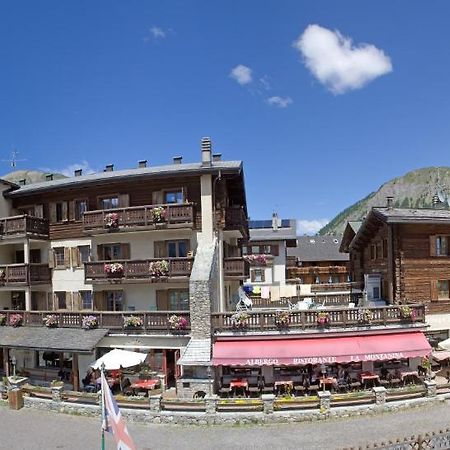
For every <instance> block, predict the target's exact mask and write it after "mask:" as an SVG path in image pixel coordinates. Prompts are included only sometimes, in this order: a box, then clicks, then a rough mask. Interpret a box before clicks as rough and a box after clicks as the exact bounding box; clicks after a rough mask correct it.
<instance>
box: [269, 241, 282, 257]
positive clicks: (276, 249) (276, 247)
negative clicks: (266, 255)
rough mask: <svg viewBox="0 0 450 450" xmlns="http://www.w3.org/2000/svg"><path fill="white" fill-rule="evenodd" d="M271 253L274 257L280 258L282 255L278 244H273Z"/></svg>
mask: <svg viewBox="0 0 450 450" xmlns="http://www.w3.org/2000/svg"><path fill="white" fill-rule="evenodd" d="M270 252H271V253H272V255H273V256H278V255H279V254H280V246H279V245H278V244H271V245H270Z"/></svg>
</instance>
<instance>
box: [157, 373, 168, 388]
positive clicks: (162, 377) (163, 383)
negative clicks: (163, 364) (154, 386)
mask: <svg viewBox="0 0 450 450" xmlns="http://www.w3.org/2000/svg"><path fill="white" fill-rule="evenodd" d="M158 378H159V385H160V386H161V392H164V391H165V390H166V377H165V375H158Z"/></svg>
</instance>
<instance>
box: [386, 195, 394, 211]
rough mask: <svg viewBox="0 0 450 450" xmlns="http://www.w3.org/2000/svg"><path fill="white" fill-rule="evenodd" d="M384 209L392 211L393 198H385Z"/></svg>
mask: <svg viewBox="0 0 450 450" xmlns="http://www.w3.org/2000/svg"><path fill="white" fill-rule="evenodd" d="M386 207H387V208H388V209H392V208H393V207H394V197H390V196H388V197H386Z"/></svg>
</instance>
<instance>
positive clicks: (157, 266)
mask: <svg viewBox="0 0 450 450" xmlns="http://www.w3.org/2000/svg"><path fill="white" fill-rule="evenodd" d="M149 272H150V276H151V277H152V278H160V277H167V276H168V275H169V263H168V261H166V260H165V259H162V260H160V261H152V262H151V263H150V267H149Z"/></svg>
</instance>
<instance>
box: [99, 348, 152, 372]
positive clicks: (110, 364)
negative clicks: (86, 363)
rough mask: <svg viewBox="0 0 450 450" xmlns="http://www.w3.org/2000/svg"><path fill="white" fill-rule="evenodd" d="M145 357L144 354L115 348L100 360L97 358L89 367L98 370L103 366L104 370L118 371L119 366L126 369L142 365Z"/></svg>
mask: <svg viewBox="0 0 450 450" xmlns="http://www.w3.org/2000/svg"><path fill="white" fill-rule="evenodd" d="M146 357H147V354H146V353H138V352H131V351H129V350H120V349H118V348H115V349H114V350H111V351H110V352H108V353H106V354H105V355H103V356H102V357H101V358H98V359H97V361H95V362H94V363H92V364H91V367H92V368H93V369H100V368H101V366H102V364H105V369H106V370H117V369H120V366H122V367H123V368H126V367H133V366H137V365H138V364H142V363H143V362H144V361H145V358H146Z"/></svg>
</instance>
